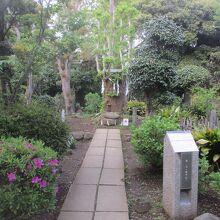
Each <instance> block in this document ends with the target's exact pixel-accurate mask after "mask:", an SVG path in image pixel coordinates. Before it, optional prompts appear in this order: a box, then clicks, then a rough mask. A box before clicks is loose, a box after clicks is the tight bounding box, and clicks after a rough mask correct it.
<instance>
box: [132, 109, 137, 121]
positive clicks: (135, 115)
mask: <svg viewBox="0 0 220 220" xmlns="http://www.w3.org/2000/svg"><path fill="white" fill-rule="evenodd" d="M136 122H137V108H135V107H134V108H132V123H133V124H134V125H136Z"/></svg>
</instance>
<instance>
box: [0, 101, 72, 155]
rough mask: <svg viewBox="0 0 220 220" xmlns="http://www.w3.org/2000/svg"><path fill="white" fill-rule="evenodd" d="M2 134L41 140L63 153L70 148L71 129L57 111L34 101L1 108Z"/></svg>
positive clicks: (0, 132) (0, 129)
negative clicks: (28, 103) (68, 142)
mask: <svg viewBox="0 0 220 220" xmlns="http://www.w3.org/2000/svg"><path fill="white" fill-rule="evenodd" d="M0 136H7V137H9V136H13V137H18V136H23V137H26V138H30V139H35V140H41V141H43V142H44V143H45V145H46V146H49V147H51V148H52V149H54V150H55V151H57V152H58V153H59V154H61V153H63V152H64V151H65V150H66V149H67V148H68V144H67V141H68V140H69V129H68V127H67V125H66V124H65V123H63V122H62V121H61V117H60V115H59V114H58V113H57V112H56V111H54V110H53V109H50V108H48V107H46V106H44V105H40V104H39V103H32V104H30V105H28V106H26V105H16V106H14V107H10V109H8V108H7V109H1V110H0Z"/></svg>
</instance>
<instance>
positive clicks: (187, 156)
mask: <svg viewBox="0 0 220 220" xmlns="http://www.w3.org/2000/svg"><path fill="white" fill-rule="evenodd" d="M180 178H181V180H180V181H181V182H180V189H191V181H192V153H190V152H186V153H181V176H180Z"/></svg>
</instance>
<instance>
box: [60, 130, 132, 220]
mask: <svg viewBox="0 0 220 220" xmlns="http://www.w3.org/2000/svg"><path fill="white" fill-rule="evenodd" d="M123 178H124V161H123V153H122V143H121V136H120V130H119V129H97V130H96V132H95V135H94V137H93V139H92V142H91V144H90V147H89V149H88V151H87V154H86V156H85V159H84V161H83V164H82V167H81V168H80V170H79V172H78V174H77V176H76V178H75V180H74V182H73V184H72V185H71V186H70V189H69V192H68V194H67V197H66V200H65V202H64V204H63V207H62V209H61V213H60V215H59V218H58V220H129V217H128V205H127V198H126V193H125V185H124V182H123Z"/></svg>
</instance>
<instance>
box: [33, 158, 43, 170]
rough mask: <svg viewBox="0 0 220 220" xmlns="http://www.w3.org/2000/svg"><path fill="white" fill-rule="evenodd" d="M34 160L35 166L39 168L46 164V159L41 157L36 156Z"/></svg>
mask: <svg viewBox="0 0 220 220" xmlns="http://www.w3.org/2000/svg"><path fill="white" fill-rule="evenodd" d="M33 161H34V165H35V167H36V168H38V169H40V168H41V167H42V166H43V165H44V161H43V160H41V159H39V158H35V159H33Z"/></svg>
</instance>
